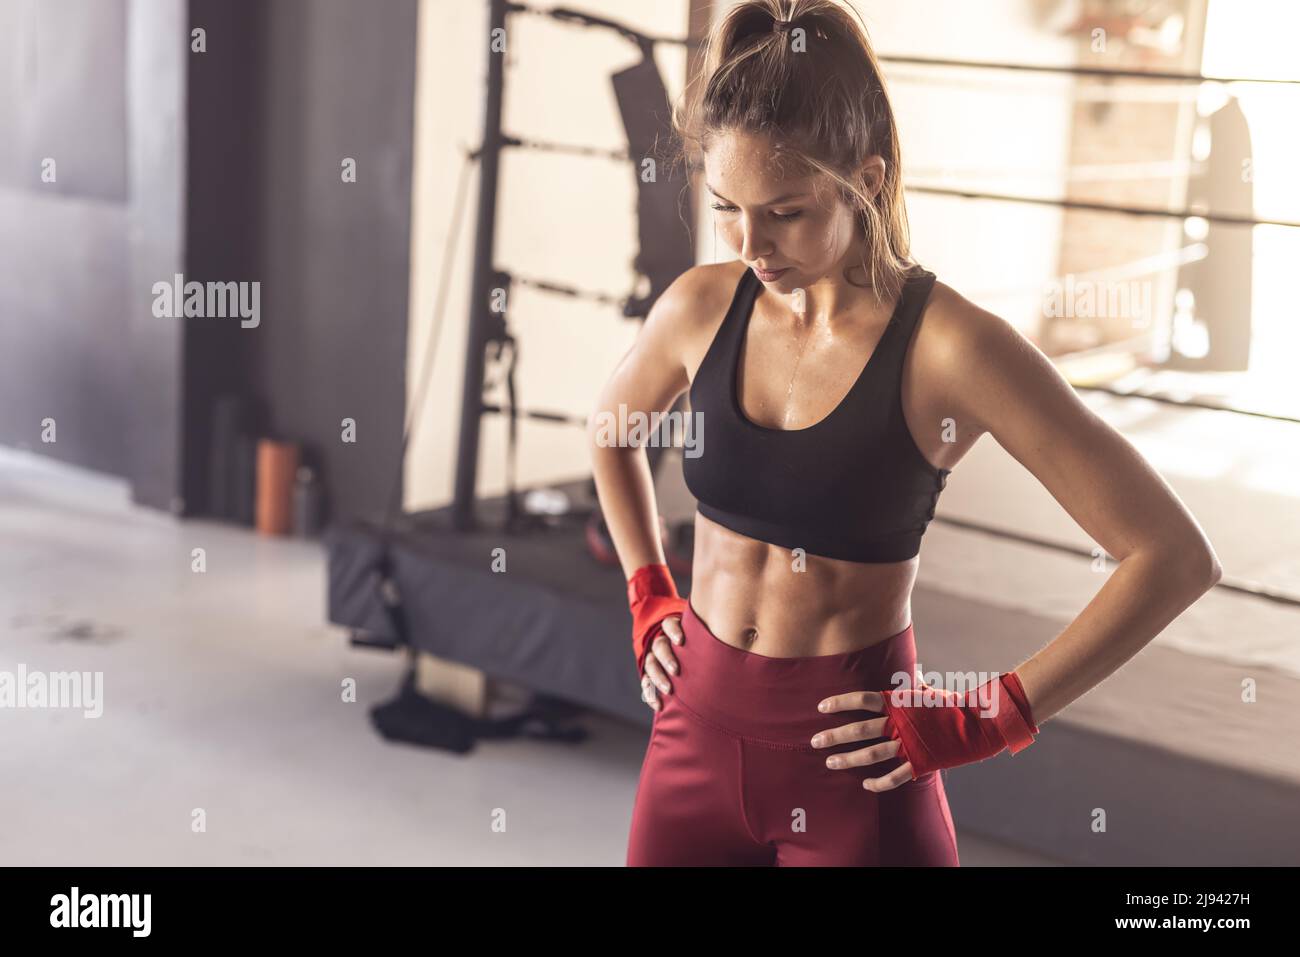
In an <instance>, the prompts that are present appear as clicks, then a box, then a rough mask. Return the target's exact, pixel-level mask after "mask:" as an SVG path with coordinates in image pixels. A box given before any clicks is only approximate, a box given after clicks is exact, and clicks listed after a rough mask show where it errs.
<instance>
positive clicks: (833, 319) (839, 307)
mask: <svg viewBox="0 0 1300 957" xmlns="http://www.w3.org/2000/svg"><path fill="white" fill-rule="evenodd" d="M863 259H864V256H863V253H862V250H861V249H859V248H857V247H855V248H853V249H851V250H849V252H848V253H846V254H845V255H844V257H843V258H842V259H840V261H839V262H837V263H836V264H835V265H834V266H832V267H831V269H830V270H829V271H828V272H826V273H825V274H824V275H822V276H821V277H819V278H818V279H816V280H814V281H813V282H812V283H810V284H809V285H808V286H805V287H804V289H803V305H804V312H803V314H802V315H800V314H799V313H798V312H796V311H795V301H794V297H793V296H791V297H788V298H789V300H790V303H791V313H792V315H793V318H794V321H795V323H796V324H797V325H800V326H803V325H811V324H812V323H820V324H824V325H830V326H834V325H837V324H838V323H839V322H840V321H842V320H847V319H849V318H850V317H851V316H854V315H858V316H859V317H860V314H861V311H862V309H863V308H866V309H874V308H877V307H879V306H880V305H881V303H880V300H879V297H878V296H877V295H876V290H875V289H874V288H872V287H871V286H869V285H867V283H869V282H870V281H871V276H870V273H869V272H868V270H867V269H865V268H864V267H863V265H862V263H863ZM846 277H847V278H846ZM850 280H852V281H851V282H850Z"/></svg>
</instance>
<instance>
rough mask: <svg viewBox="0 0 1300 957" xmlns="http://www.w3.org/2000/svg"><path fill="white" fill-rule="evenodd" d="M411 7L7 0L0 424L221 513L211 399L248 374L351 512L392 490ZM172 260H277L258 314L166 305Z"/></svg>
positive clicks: (19, 441)
mask: <svg viewBox="0 0 1300 957" xmlns="http://www.w3.org/2000/svg"><path fill="white" fill-rule="evenodd" d="M416 6H417V0H374V2H366V3H355V2H352V0H276V2H275V3H262V2H257V0H148V2H140V0H39V2H37V0H0V63H4V64H6V65H9V66H10V67H11V68H10V69H7V70H6V69H0V443H4V444H7V445H16V446H20V447H26V448H31V449H33V450H35V451H38V452H41V453H44V454H48V455H51V456H54V457H57V458H61V459H64V460H66V461H70V462H74V463H77V464H81V465H86V466H89V467H91V468H95V469H100V470H103V471H106V472H111V473H113V474H117V475H123V476H127V477H129V478H130V479H131V481H132V485H133V490H134V495H135V498H136V499H137V500H138V501H141V502H145V503H147V504H150V505H154V506H157V507H160V508H176V509H178V510H180V509H183V510H184V511H186V512H190V513H202V512H203V511H204V509H205V505H206V500H207V488H206V484H207V483H206V477H207V459H208V453H209V448H208V446H209V441H210V439H209V426H210V423H211V417H212V403H213V400H214V399H215V398H216V397H217V396H218V395H221V394H223V393H235V394H238V395H242V396H244V397H246V398H248V399H250V400H251V401H253V402H254V403H255V404H260V405H261V407H262V408H263V409H264V415H263V417H262V422H261V424H262V425H263V426H264V427H265V428H266V429H267V430H268V431H271V432H273V433H275V434H277V435H279V436H282V437H286V438H290V439H295V440H299V441H303V442H305V443H306V444H307V445H308V447H309V457H310V458H314V459H315V460H316V461H317V462H318V463H319V464H320V465H321V466H322V471H323V474H324V478H325V481H326V484H327V487H328V488H329V491H330V493H331V497H332V500H333V504H334V505H335V517H342V516H346V515H352V514H359V513H374V512H376V511H378V510H379V509H381V508H382V506H383V504H384V503H385V501H386V498H387V495H388V493H389V489H390V483H391V481H392V479H393V477H394V475H395V470H396V468H397V457H398V453H399V450H400V443H401V430H402V422H403V417H404V414H405V354H406V309H407V286H408V266H409V262H408V260H409V239H410V180H411V156H412V134H413V105H414V89H415V33H416V29H415V28H416ZM191 26H202V27H203V28H204V29H205V30H206V31H207V52H205V53H194V52H191V51H190V37H189V32H190V29H191ZM128 81H129V82H128ZM47 155H51V156H54V157H55V158H56V160H57V161H58V164H59V165H58V175H59V179H58V181H57V183H55V184H43V183H41V182H40V169H39V163H40V158H43V157H44V156H47ZM344 157H352V158H354V159H355V160H356V162H357V166H358V181H357V182H356V183H354V184H345V183H343V182H342V181H341V178H340V163H341V161H342V160H343V158H344ZM33 163H35V164H36V168H35V169H33V168H32V167H33ZM178 272H179V273H182V274H184V276H185V279H186V280H197V281H200V282H205V281H208V280H218V281H258V282H260V283H261V323H260V325H259V326H258V327H257V328H256V329H243V328H241V327H240V326H239V323H238V321H237V320H229V319H227V320H213V319H209V318H191V319H187V320H168V319H159V318H156V317H154V316H153V315H152V311H151V308H150V307H151V303H152V299H153V293H152V285H153V283H154V282H157V281H160V280H167V279H169V278H170V277H171V276H172V275H173V274H175V273H178ZM45 417H53V418H54V419H55V420H56V421H57V427H58V442H57V444H55V445H43V444H42V443H41V442H40V422H41V420H42V419H43V418H45ZM345 417H350V418H354V419H356V420H357V423H358V432H357V434H358V442H357V443H356V444H355V445H344V444H343V443H342V442H341V441H340V437H339V433H340V421H341V420H342V419H343V418H345Z"/></svg>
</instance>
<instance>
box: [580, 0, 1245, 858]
mask: <svg viewBox="0 0 1300 957" xmlns="http://www.w3.org/2000/svg"><path fill="white" fill-rule="evenodd" d="M674 125H675V128H676V129H677V132H678V133H679V135H680V137H681V142H682V144H683V145H684V146H685V147H687V148H688V149H694V150H696V151H697V152H696V156H697V158H702V165H703V170H704V174H705V175H704V180H705V184H706V187H707V190H708V196H709V201H710V204H711V205H712V208H713V210H714V216H715V223H716V232H717V236H718V237H720V238H721V239H722V240H724V242H725V243H726V244H727V245H728V246H730V247H731V248H732V249H733V250H734V251H735V253H736V255H737V256H738V257H739V258H738V259H737V260H736V261H734V262H728V263H721V264H713V265H704V266H698V267H695V268H693V269H691V270H689V271H688V272H686V273H684V274H683V275H682V276H681V277H679V278H678V279H677V280H676V282H674V283H673V285H672V286H671V287H670V288H669V289H668V290H666V291H665V293H664V294H663V295H662V296H661V297H660V298H659V300H658V301H657V302H656V304H655V306H654V309H653V310H652V312H651V314H650V315H649V317H648V318H647V320H646V322H645V324H644V326H643V327H642V329H641V330H640V333H639V335H638V337H637V340H636V343H635V345H634V346H633V347H632V349H631V350H630V351H629V352H628V354H627V355H626V356H625V357H624V358H623V360H622V361H621V362H620V363H619V365H618V367H617V369H616V370H615V371H614V373H613V375H612V377H611V378H610V380H609V382H608V384H607V385H606V386H605V388H604V389H603V391H602V393H601V396H600V398H599V400H598V402H597V404H596V405H597V410H598V411H602V412H607V413H609V414H610V415H617V414H618V410H619V409H620V407H622V409H623V410H624V412H627V411H629V410H630V411H639V412H642V413H644V414H646V415H650V414H653V413H654V412H664V411H666V410H668V409H670V408H671V407H672V406H673V404H674V402H675V401H676V399H677V398H678V397H679V396H680V395H681V394H682V392H684V391H686V390H687V389H689V390H690V392H689V395H690V405H691V409H690V415H691V417H692V421H691V424H692V425H694V426H695V428H696V434H695V442H696V443H697V445H698V449H699V451H700V453H701V454H699V455H697V456H694V457H684V458H683V471H684V474H685V479H686V482H687V486H688V487H689V489H690V490H691V492H692V493H693V494H694V495H695V497H696V499H697V500H698V504H699V508H698V514H697V516H696V519H695V553H694V565H693V572H692V588H691V593H690V599H689V601H687V600H686V599H684V598H682V597H680V596H679V595H678V594H677V591H676V588H675V586H674V583H673V581H672V578H671V576H670V575H669V574H668V570H667V567H666V565H665V564H664V554H663V550H662V546H661V541H660V537H659V522H658V514H657V505H656V501H655V495H654V489H653V485H652V481H651V475H650V471H649V467H648V464H647V461H646V458H645V455H644V452H643V451H642V450H641V449H640V448H639V447H637V446H635V445H633V446H629V447H619V446H618V445H617V444H616V443H611V442H609V441H608V435H607V434H606V433H598V431H597V430H596V428H595V425H594V422H595V421H596V418H597V417H596V416H593V427H592V431H591V439H592V442H591V445H592V461H593V469H594V474H595V478H596V483H597V490H598V493H599V498H600V502H601V506H602V510H603V513H604V516H605V519H606V521H607V522H608V525H609V529H610V533H611V535H612V536H613V540H614V543H615V546H616V548H617V551H618V554H619V558H620V561H621V563H622V567H623V570H624V573H625V575H626V577H627V579H628V594H629V602H630V604H631V607H632V612H633V623H634V633H633V651H634V654H635V656H636V661H637V666H638V668H640V669H641V673H642V687H643V691H644V697H645V700H646V703H647V704H648V705H649V706H650V707H651V708H652V709H653V710H654V712H655V715H654V723H653V731H652V733H651V738H650V742H649V745H648V747H647V750H646V754H645V758H644V763H643V765H642V769H641V776H640V781H639V785H638V790H637V796H636V802H635V805H634V809H633V815H632V827H631V834H630V838H629V843H628V850H627V863H628V864H629V865H768V864H776V865H945V866H955V865H957V864H958V863H959V861H958V854H957V843H956V837H955V833H954V829H953V823H952V817H951V814H950V813H949V808H948V801H947V797H946V795H945V793H944V788H943V781H942V778H941V777H940V775H939V771H941V770H943V769H945V768H951V767H957V766H960V765H963V764H970V763H972V762H975V761H981V760H985V759H987V758H989V757H992V756H993V755H995V754H998V753H1000V752H1001V751H1003V750H1010V751H1012V752H1013V753H1014V752H1016V751H1019V750H1021V749H1023V748H1024V747H1026V746H1028V745H1029V744H1030V743H1031V742H1032V741H1033V735H1034V734H1036V733H1037V731H1038V726H1039V725H1040V724H1041V723H1042V722H1044V721H1046V720H1048V719H1049V718H1050V717H1052V716H1053V715H1054V714H1056V713H1057V712H1059V711H1060V710H1061V709H1062V708H1064V707H1065V706H1066V705H1067V704H1069V703H1070V702H1071V701H1073V700H1074V699H1075V698H1077V697H1079V696H1080V695H1081V694H1083V693H1084V692H1086V691H1087V690H1088V689H1089V688H1092V687H1093V686H1094V685H1096V684H1097V683H1098V682H1100V681H1102V680H1103V679H1104V678H1106V677H1107V676H1108V675H1109V674H1111V673H1112V672H1114V671H1115V670H1116V669H1117V668H1118V667H1119V666H1120V665H1122V664H1123V663H1124V662H1125V661H1127V660H1128V659H1129V658H1131V657H1132V656H1133V655H1134V654H1136V653H1137V652H1138V651H1139V650H1140V649H1141V648H1142V647H1143V646H1144V645H1145V644H1146V643H1147V642H1148V641H1150V640H1151V639H1152V638H1153V637H1154V636H1155V635H1156V634H1158V633H1159V632H1160V631H1161V630H1162V629H1163V628H1165V626H1167V625H1168V624H1169V622H1170V621H1172V620H1173V619H1174V618H1175V617H1176V616H1177V615H1178V614H1180V613H1181V611H1182V610H1183V609H1185V608H1186V607H1187V606H1188V605H1190V604H1191V603H1192V602H1193V601H1195V600H1196V598H1197V597H1198V596H1199V595H1201V594H1202V593H1203V592H1205V591H1206V590H1207V589H1209V588H1210V587H1211V586H1212V585H1213V583H1214V582H1215V581H1217V580H1218V578H1219V575H1220V569H1219V563H1218V560H1217V557H1216V556H1215V554H1214V550H1213V548H1212V547H1211V546H1210V544H1209V542H1208V541H1207V540H1206V538H1205V535H1204V534H1203V532H1202V530H1201V528H1200V527H1199V525H1198V524H1197V522H1196V521H1195V519H1194V518H1193V517H1192V516H1191V515H1190V514H1189V513H1188V512H1187V510H1186V509H1185V508H1184V506H1183V505H1182V503H1181V502H1180V501H1179V500H1178V498H1177V497H1176V496H1175V494H1174V493H1173V491H1172V490H1171V489H1170V488H1169V487H1168V485H1167V484H1166V483H1165V482H1164V481H1163V480H1162V479H1161V477H1160V476H1159V475H1158V474H1157V473H1156V472H1155V471H1154V470H1153V469H1152V468H1151V467H1150V466H1149V465H1148V464H1147V463H1146V462H1145V461H1144V460H1143V459H1142V457H1141V456H1140V455H1139V454H1138V452H1137V451H1136V450H1135V449H1134V448H1133V447H1132V445H1131V444H1130V443H1129V442H1128V441H1127V440H1126V439H1125V438H1124V437H1123V436H1121V435H1120V434H1119V433H1118V432H1116V431H1115V430H1113V429H1112V428H1111V427H1109V426H1108V425H1107V424H1106V423H1104V422H1103V421H1101V420H1100V419H1099V418H1098V417H1097V416H1096V415H1094V414H1093V413H1092V412H1091V411H1090V410H1089V409H1088V408H1087V407H1086V406H1085V405H1083V403H1082V402H1081V401H1080V400H1079V398H1078V397H1077V396H1076V395H1075V393H1074V391H1073V390H1072V389H1071V388H1070V386H1069V384H1068V383H1067V382H1066V381H1065V380H1064V378H1063V377H1062V376H1061V375H1060V373H1059V372H1058V371H1057V370H1056V368H1055V367H1054V366H1053V365H1052V363H1051V362H1050V361H1049V360H1048V359H1047V358H1046V357H1045V356H1044V355H1043V354H1042V352H1040V351H1039V350H1038V349H1037V348H1036V347H1034V346H1033V344H1032V343H1030V342H1029V341H1028V340H1027V339H1026V338H1025V337H1024V336H1022V335H1021V334H1020V333H1019V332H1018V331H1017V330H1016V329H1015V328H1014V327H1013V326H1011V325H1010V324H1009V323H1007V322H1005V321H1004V320H1002V319H1000V318H999V317H997V316H995V315H992V314H990V313H988V312H986V311H984V310H983V309H980V308H979V307H977V306H975V305H973V304H972V303H970V302H968V301H967V300H965V299H964V298H962V296H961V295H959V294H958V293H957V292H955V291H954V290H952V289H951V288H949V287H948V286H947V285H945V284H944V283H942V282H938V281H937V280H936V277H935V276H934V274H933V273H931V272H929V271H927V270H925V269H924V268H923V267H922V266H920V265H919V264H918V263H916V262H914V261H913V260H912V258H911V256H910V253H909V243H908V234H907V221H906V215H905V212H904V206H903V186H902V181H901V179H900V166H899V143H898V131H897V129H896V127H895V124H894V117H893V112H892V110H891V107H890V103H889V99H888V97H887V95H886V92H885V87H884V84H883V80H882V78H881V74H880V70H879V67H878V64H877V62H876V59H875V56H874V54H873V53H872V50H871V48H870V46H869V44H868V40H867V36H866V32H865V29H864V28H863V27H862V26H861V24H860V22H859V21H858V20H856V19H855V18H854V15H853V13H852V12H851V11H850V10H849V9H847V8H846V7H844V6H842V5H841V4H840V3H838V2H835V0H743V2H740V3H737V4H736V5H734V6H732V7H731V8H730V9H729V10H728V11H727V13H726V14H725V16H724V17H723V18H722V19H721V21H720V22H719V23H718V24H717V26H716V27H715V29H714V31H713V32H712V34H711V36H710V38H709V41H708V47H707V52H706V55H705V65H704V72H703V74H702V75H701V76H700V77H699V78H697V80H696V82H695V83H693V84H692V85H691V86H690V87H688V89H687V98H686V104H685V107H684V109H679V110H678V111H677V113H676V115H675V116H674ZM985 433H988V434H990V435H992V436H993V438H994V439H995V440H996V441H997V442H998V444H999V445H1001V446H1002V447H1003V448H1004V449H1006V450H1007V451H1008V452H1009V453H1010V454H1011V455H1012V456H1013V457H1014V458H1015V459H1016V460H1017V461H1019V462H1020V463H1021V464H1022V465H1023V466H1024V467H1025V468H1026V469H1028V470H1029V471H1030V472H1031V473H1032V474H1033V475H1034V476H1035V477H1036V478H1037V479H1038V480H1039V481H1040V482H1041V483H1042V484H1043V486H1044V487H1045V488H1046V489H1047V490H1048V491H1049V492H1050V493H1051V494H1052V495H1053V496H1054V497H1055V498H1056V500H1057V501H1058V502H1060V503H1061V505H1062V506H1063V507H1064V508H1065V509H1066V510H1067V511H1068V512H1069V514H1070V515H1071V516H1072V517H1073V518H1074V519H1075V520H1076V521H1077V522H1078V523H1079V525H1080V526H1081V527H1082V528H1083V529H1084V531H1086V532H1087V533H1088V534H1089V536H1091V537H1092V538H1093V539H1094V540H1095V541H1096V542H1097V543H1098V544H1099V545H1101V546H1102V547H1103V548H1105V549H1106V551H1107V552H1108V553H1110V554H1111V555H1113V556H1114V557H1115V558H1117V559H1119V564H1118V566H1117V567H1116V568H1115V570H1114V571H1113V572H1112V573H1111V574H1110V575H1109V577H1108V579H1107V581H1106V583H1105V585H1104V586H1103V587H1102V588H1101V590H1100V591H1099V592H1098V593H1097V595H1096V597H1095V598H1094V599H1093V600H1092V601H1091V602H1090V603H1089V604H1088V605H1087V607H1086V608H1084V609H1083V611H1082V612H1081V613H1080V614H1079V616H1078V617H1077V618H1076V619H1075V620H1074V622H1073V623H1072V624H1070V626H1069V627H1068V628H1066V629H1065V631H1064V632H1063V633H1062V634H1060V635H1059V636H1058V637H1057V638H1056V639H1055V640H1053V641H1052V642H1051V643H1049V644H1048V645H1047V646H1046V647H1044V648H1043V649H1042V650H1040V651H1039V652H1038V653H1037V654H1035V655H1034V656H1033V657H1032V658H1030V659H1029V660H1028V661H1025V662H1022V663H1021V664H1020V665H1019V666H1017V667H1016V668H1014V670H1012V671H1010V672H1005V673H998V672H996V671H993V670H992V669H996V668H1000V667H1005V666H1006V665H1008V664H1009V663H1008V662H990V663H989V665H988V667H989V669H990V673H991V674H993V675H994V677H992V678H990V679H989V680H988V681H986V682H984V683H982V684H980V685H979V687H977V688H974V689H947V688H931V687H928V686H926V685H925V684H924V683H923V682H921V681H920V680H918V676H917V675H916V670H917V668H916V662H917V653H916V645H915V642H914V636H913V629H912V615H911V602H910V597H911V592H912V586H913V584H914V582H915V581H916V575H917V566H918V551H919V548H920V542H921V536H922V535H923V533H924V531H925V529H926V526H927V524H928V523H929V521H930V519H931V518H933V516H934V507H935V503H936V502H937V500H938V497H939V494H940V492H941V490H942V489H943V487H944V484H945V482H946V480H947V478H948V476H949V474H950V473H951V472H952V470H953V469H954V468H955V467H956V466H957V463H958V462H960V461H961V459H962V457H963V456H964V455H965V454H966V453H967V452H968V451H969V450H970V448H971V446H973V445H974V444H975V442H976V441H977V440H978V439H979V438H980V436H982V435H984V434H985Z"/></svg>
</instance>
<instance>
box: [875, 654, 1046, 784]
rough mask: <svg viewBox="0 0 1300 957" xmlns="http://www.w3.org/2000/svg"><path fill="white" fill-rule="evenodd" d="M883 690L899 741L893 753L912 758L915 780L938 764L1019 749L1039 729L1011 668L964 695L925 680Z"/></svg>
mask: <svg viewBox="0 0 1300 957" xmlns="http://www.w3.org/2000/svg"><path fill="white" fill-rule="evenodd" d="M882 694H883V695H884V698H885V705H884V709H883V710H884V713H885V716H886V717H888V718H889V722H888V724H887V725H886V727H887V728H888V732H889V734H888V736H889V738H890V739H891V740H896V741H898V742H900V745H901V746H900V748H899V752H898V756H899V757H900V758H902V759H903V760H904V761H910V762H911V764H912V780H914V781H915V780H916V779H917V778H918V777H920V776H921V775H923V774H927V773H929V772H930V771H935V770H938V769H940V768H955V767H960V766H961V765H963V764H973V763H974V762H976V761H983V760H985V759H986V758H991V757H993V756H994V755H995V754H998V753H1000V752H1001V751H1002V750H1003V749H1004V748H1009V749H1010V750H1011V753H1012V754H1015V753H1016V752H1018V751H1023V750H1024V749H1025V748H1027V747H1029V746H1030V745H1031V744H1033V743H1034V735H1035V734H1037V733H1038V727H1037V725H1035V724H1034V718H1033V715H1032V714H1031V713H1030V710H1029V699H1028V698H1027V697H1026V696H1025V689H1024V687H1023V686H1022V685H1021V684H1020V678H1019V677H1018V676H1017V675H1016V673H1015V672H1014V671H1013V672H1011V673H1009V674H1005V675H1000V676H999V677H997V678H993V679H991V680H990V681H988V682H987V683H986V684H984V685H983V686H982V687H980V688H978V689H976V690H974V691H971V692H968V693H967V694H965V695H962V694H959V693H957V692H956V691H947V690H945V689H943V688H931V687H927V686H922V687H920V688H901V689H896V690H894V689H891V690H889V691H885V692H882Z"/></svg>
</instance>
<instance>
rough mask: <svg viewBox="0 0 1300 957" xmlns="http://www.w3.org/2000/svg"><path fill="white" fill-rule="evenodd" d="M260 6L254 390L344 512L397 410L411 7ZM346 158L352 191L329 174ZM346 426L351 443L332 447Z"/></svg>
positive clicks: (402, 356) (360, 506)
mask: <svg viewBox="0 0 1300 957" xmlns="http://www.w3.org/2000/svg"><path fill="white" fill-rule="evenodd" d="M259 7H260V8H261V9H262V10H263V11H264V14H263V16H264V18H265V20H264V23H263V32H262V40H263V44H264V53H263V67H264V82H263V85H262V88H261V95H260V102H261V110H262V116H261V130H262V144H261V153H260V167H259V168H260V174H261V184H262V189H263V195H264V197H265V201H264V202H262V203H261V204H260V205H259V207H258V208H259V211H260V220H259V222H258V228H257V241H258V262H259V266H260V270H261V274H262V275H263V276H264V278H265V283H264V286H263V289H262V310H263V320H262V325H261V327H260V328H259V329H258V330H257V332H258V341H259V348H258V349H257V353H256V369H255V373H254V375H255V381H256V385H257V388H258V391H259V392H260V393H261V394H263V395H265V396H266V399H267V406H268V408H269V410H270V413H271V420H272V421H271V425H272V427H273V428H274V429H275V430H276V431H277V432H280V433H283V434H285V435H287V436H290V437H294V438H300V439H304V440H306V441H308V442H310V443H311V445H312V447H313V449H314V450H315V452H316V453H317V454H318V455H319V457H320V458H321V460H322V461H323V462H324V465H325V471H326V474H327V476H328V479H329V481H330V483H331V485H332V494H333V495H334V496H335V498H336V500H337V503H338V504H339V505H340V506H341V511H342V512H343V513H362V512H374V511H377V510H379V509H382V508H383V506H384V504H385V502H386V499H387V495H388V493H389V489H390V487H391V483H392V481H393V477H394V475H395V474H396V469H397V458H398V454H399V451H400V447H401V433H402V425H403V418H404V415H405V408H406V385H405V381H406V377H405V362H406V329H407V322H406V311H407V301H408V295H407V293H408V283H409V272H410V262H409V259H410V252H409V251H410V216H411V156H412V136H413V127H414V98H415V50H416V45H415V44H416V7H417V3H416V0H371V2H367V3H354V2H351V0H289V2H285V0H277V2H275V3H268V4H259ZM344 157H352V158H353V159H355V160H356V162H357V170H358V172H357V182H356V183H351V184H346V183H343V182H342V179H341V167H340V164H341V162H342V161H343V158H344ZM344 418H353V419H355V420H356V422H357V442H356V444H355V445H344V444H343V443H342V442H341V441H340V432H341V426H340V423H341V421H342V420H343V419H344Z"/></svg>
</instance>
